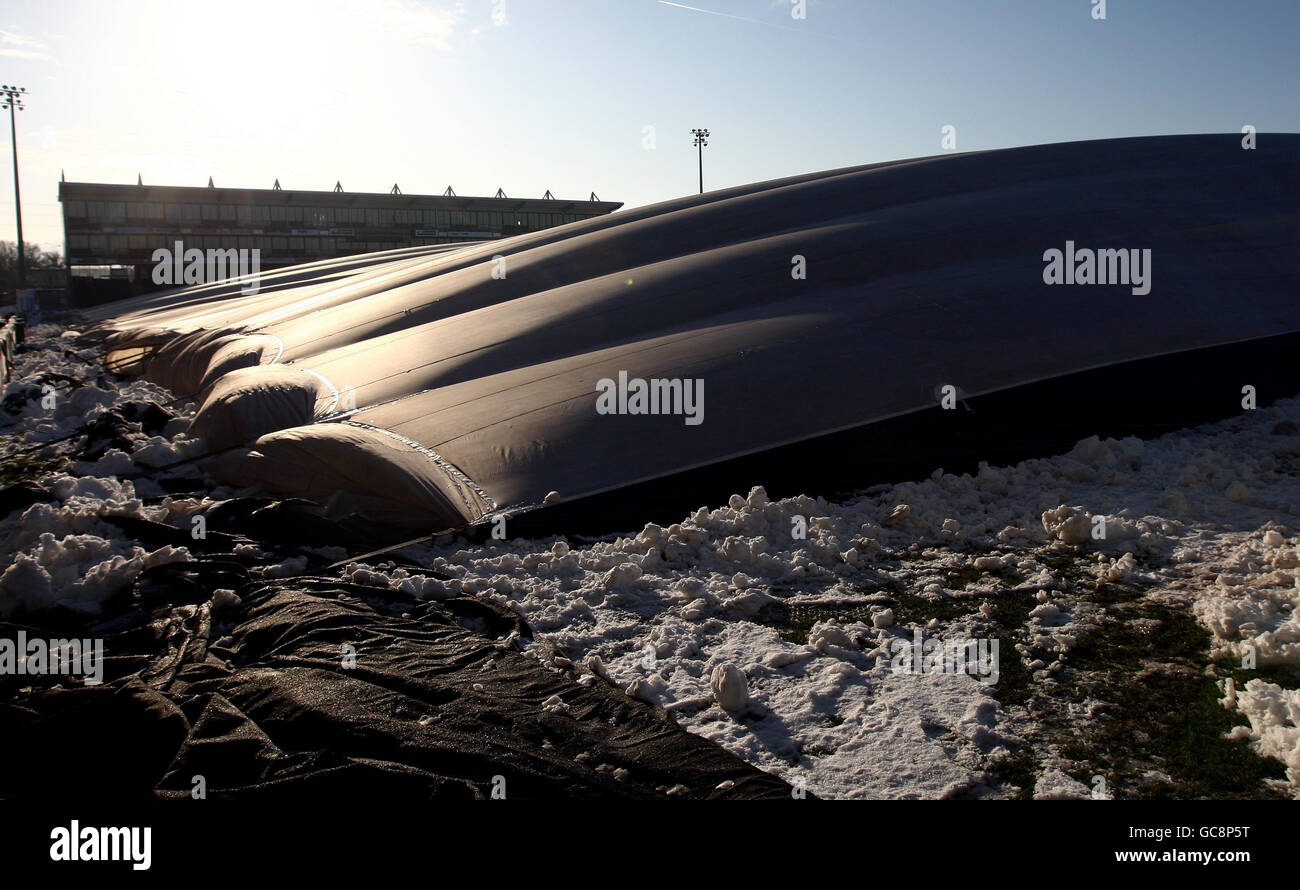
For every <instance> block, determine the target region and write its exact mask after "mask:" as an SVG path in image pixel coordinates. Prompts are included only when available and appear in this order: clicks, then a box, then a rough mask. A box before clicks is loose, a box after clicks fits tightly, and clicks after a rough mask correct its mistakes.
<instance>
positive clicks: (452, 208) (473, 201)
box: [59, 180, 623, 305]
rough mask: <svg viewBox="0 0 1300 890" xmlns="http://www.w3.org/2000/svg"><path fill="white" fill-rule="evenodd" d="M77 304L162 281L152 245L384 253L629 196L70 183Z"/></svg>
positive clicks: (267, 261) (526, 224) (586, 213)
mask: <svg viewBox="0 0 1300 890" xmlns="http://www.w3.org/2000/svg"><path fill="white" fill-rule="evenodd" d="M59 201H60V202H61V203H62V205H63V232H64V247H65V256H66V257H67V263H68V272H69V275H70V277H71V285H72V289H73V292H74V293H73V302H74V303H76V304H81V305H85V304H87V303H95V302H100V301H102V300H104V299H112V298H116V297H121V296H126V295H128V294H129V293H142V292H145V291H149V290H154V289H157V288H158V287H159V285H157V284H155V283H154V281H153V277H152V271H153V268H154V265H155V263H154V260H153V253H154V251H155V250H157V249H159V248H166V249H168V250H173V249H174V247H175V242H177V241H181V242H183V243H184V245H185V248H186V249H187V250H188V249H190V248H198V249H200V250H204V251H207V250H210V249H216V250H232V249H234V250H241V251H242V250H252V249H258V250H260V251H261V268H262V269H263V270H267V269H274V268H277V267H280V266H288V265H292V264H294V263H302V262H310V261H312V260H322V259H329V258H331V257H340V256H348V255H351V254H359V253H369V252H372V251H377V250H393V249H397V248H402V247H414V246H418V245H427V244H455V243H472V242H476V241H485V240H491V239H496V238H505V237H508V236H510V235H518V234H522V233H525V232H535V231H538V230H540V229H547V228H551V227H552V226H558V225H563V224H565V223H571V222H577V221H578V220H582V219H588V218H590V217H593V216H601V215H604V214H607V213H612V212H613V211H615V210H617V209H618V208H619V207H622V206H623V205H622V202H611V201H600V200H598V199H597V198H596V195H595V193H592V195H591V198H590V199H589V200H586V201H570V200H563V199H557V198H554V197H553V196H552V195H551V193H550V192H549V191H548V192H547V193H546V195H545V196H544V197H542V198H510V197H507V196H506V195H505V193H504V192H502V191H500V190H498V191H497V194H496V196H495V197H491V198H476V197H465V196H460V195H457V194H455V192H454V191H453V190H452V189H451V188H450V187H449V188H448V189H447V191H446V192H444V193H443V194H442V195H406V194H402V193H401V191H400V190H399V189H398V188H397V186H396V185H395V186H393V190H392V191H391V192H389V193H387V194H375V193H364V192H346V191H344V190H343V189H342V187H341V185H336V186H335V188H334V190H333V191H301V190H290V189H283V188H280V184H279V181H278V180H277V182H276V184H275V187H274V188H271V189H236V188H216V187H214V186H213V185H212V184H211V180H209V185H208V186H207V187H206V188H202V187H200V188H188V187H177V186H154V185H143V184H137V185H114V184H109V183H95V182H60V183H59Z"/></svg>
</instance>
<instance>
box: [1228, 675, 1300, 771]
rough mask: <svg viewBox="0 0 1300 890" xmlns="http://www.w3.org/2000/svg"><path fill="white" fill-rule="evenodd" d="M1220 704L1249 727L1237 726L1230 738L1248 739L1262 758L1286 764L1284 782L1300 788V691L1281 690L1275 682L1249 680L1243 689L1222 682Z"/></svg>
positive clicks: (1230, 683)
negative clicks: (1243, 717)
mask: <svg viewBox="0 0 1300 890" xmlns="http://www.w3.org/2000/svg"><path fill="white" fill-rule="evenodd" d="M1225 685H1226V693H1227V694H1226V696H1225V697H1224V701H1223V703H1224V704H1225V705H1227V706H1228V707H1231V708H1236V709H1237V710H1238V711H1240V712H1241V713H1243V714H1245V715H1246V719H1248V720H1249V721H1250V726H1249V727H1246V726H1238V727H1237V728H1236V729H1234V730H1233V731H1232V732H1231V733H1230V734H1229V735H1230V736H1231V737H1233V738H1248V739H1250V740H1251V743H1252V747H1253V748H1254V749H1255V750H1256V751H1258V752H1259V753H1260V754H1262V755H1263V756H1265V757H1275V758H1277V759H1278V760H1280V761H1282V762H1283V763H1284V764H1286V775H1287V780H1288V781H1289V782H1290V783H1291V785H1292V787H1300V689H1283V688H1282V687H1281V686H1279V685H1277V684H1276V683H1269V682H1266V681H1264V680H1258V679H1254V680H1249V681H1248V682H1247V683H1246V685H1245V687H1244V688H1242V689H1240V690H1238V689H1235V688H1234V687H1233V681H1232V678H1228V679H1227V680H1226V681H1225Z"/></svg>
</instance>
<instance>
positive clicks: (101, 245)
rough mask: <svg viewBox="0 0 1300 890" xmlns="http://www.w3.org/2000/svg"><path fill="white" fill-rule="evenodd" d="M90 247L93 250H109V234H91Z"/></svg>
mask: <svg viewBox="0 0 1300 890" xmlns="http://www.w3.org/2000/svg"><path fill="white" fill-rule="evenodd" d="M90 249H91V250H98V251H105V250H108V236H107V235H91V236H90Z"/></svg>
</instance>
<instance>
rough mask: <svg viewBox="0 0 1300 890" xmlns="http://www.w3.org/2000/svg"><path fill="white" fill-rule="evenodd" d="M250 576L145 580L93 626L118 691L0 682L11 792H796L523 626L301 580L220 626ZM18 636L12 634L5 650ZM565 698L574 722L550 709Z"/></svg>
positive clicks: (173, 574) (180, 572) (257, 598)
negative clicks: (220, 592) (571, 669)
mask: <svg viewBox="0 0 1300 890" xmlns="http://www.w3.org/2000/svg"><path fill="white" fill-rule="evenodd" d="M160 568H161V567H160ZM200 570H202V571H200ZM241 571H243V569H242V567H240V566H238V565H237V564H235V563H221V564H214V565H212V566H205V565H203V564H198V565H195V564H190V565H186V566H181V567H175V568H173V569H172V570H171V571H170V572H162V573H158V572H155V573H153V575H152V577H151V579H150V580H149V582H148V583H145V584H141V585H137V588H136V590H135V591H134V592H133V593H132V595H131V597H130V600H131V602H130V603H129V604H125V605H120V606H119V607H118V614H117V615H116V616H115V617H113V618H111V619H108V620H105V621H101V622H100V623H99V625H97V626H94V627H93V628H91V630H93V631H94V633H96V634H97V635H99V636H102V637H104V638H105V655H106V656H108V658H107V659H106V661H107V668H106V675H105V682H104V684H103V685H100V686H80V685H76V684H75V683H70V682H68V681H66V680H65V681H64V682H63V683H62V684H61V685H59V684H56V683H55V682H54V681H53V680H51V679H47V678H33V677H5V678H0V701H2V702H4V703H3V704H0V738H4V739H6V740H7V741H8V743H9V744H8V745H6V747H8V748H9V751H10V753H9V755H8V756H7V757H6V758H5V760H6V768H5V769H4V770H3V771H0V796H3V797H5V798H11V799H31V798H37V797H44V798H46V799H49V796H50V795H56V796H57V795H64V794H67V795H74V794H75V795H78V796H81V795H85V794H88V793H94V794H111V795H114V796H115V799H120V800H124V801H125V800H130V799H140V798H144V797H163V798H185V797H187V796H189V795H190V794H191V791H192V790H193V789H194V787H195V784H194V783H195V777H196V776H202V777H203V779H204V781H205V782H206V791H207V796H208V797H209V798H234V799H240V800H265V801H285V802H293V803H298V802H301V801H304V800H306V801H317V800H319V801H320V802H321V803H322V804H324V803H326V802H329V803H332V804H337V803H338V801H339V800H340V799H341V798H339V796H338V795H340V794H344V795H348V797H347V798H342V799H343V800H347V801H349V806H350V805H351V803H353V802H356V801H357V800H358V799H369V800H372V801H374V802H376V803H378V802H381V801H382V802H385V803H387V802H393V801H399V802H400V801H406V800H410V801H422V800H429V799H432V798H439V799H470V798H483V797H487V796H489V795H490V794H491V791H492V787H493V777H494V776H502V777H504V779H505V793H506V795H507V797H508V798H511V799H521V798H554V797H568V798H590V797H617V798H662V797H663V796H664V795H665V794H666V792H667V790H668V789H669V788H671V787H673V786H676V785H684V786H685V787H686V789H687V791H686V793H685V794H684V795H682V796H685V797H731V798H785V799H789V797H790V789H789V787H788V786H787V785H786V784H785V783H783V782H782V781H781V780H779V779H777V778H775V777H773V776H770V775H768V774H766V773H762V772H760V771H758V770H756V769H754V768H753V767H751V766H749V765H747V764H745V763H744V762H743V761H741V760H739V759H738V758H736V757H734V756H733V755H731V754H728V753H727V752H725V751H723V750H722V749H721V748H719V747H717V746H715V745H713V744H712V743H710V742H708V741H706V740H704V739H702V738H699V737H697V736H694V735H691V734H689V733H687V732H685V731H683V730H681V729H680V728H678V727H677V726H676V724H675V723H674V722H673V720H672V718H671V717H669V716H668V715H667V714H665V713H664V712H663V711H662V710H657V709H654V708H652V707H651V706H649V705H646V704H644V703H641V702H637V701H634V700H632V699H630V698H628V697H627V696H626V695H625V694H623V693H622V692H621V691H619V690H616V689H613V688H612V687H610V686H609V685H607V684H606V683H605V682H603V681H601V680H599V679H597V680H596V681H595V682H594V683H591V685H588V686H582V685H579V684H578V683H576V682H575V677H574V676H573V675H570V674H566V673H563V672H560V671H558V670H554V669H552V668H549V667H546V666H544V665H543V664H541V663H540V662H539V661H537V660H536V659H534V658H532V657H530V656H526V655H523V654H521V653H520V652H518V651H516V650H515V649H513V648H512V644H511V641H512V640H514V639H516V638H517V637H527V636H528V628H527V625H526V624H525V623H524V622H523V621H522V619H520V618H519V616H518V615H516V614H515V613H513V612H510V611H508V610H505V609H501V608H498V607H496V606H493V605H491V604H488V603H485V602H483V601H481V600H477V599H472V598H458V599H455V600H448V601H444V602H442V603H420V602H417V601H414V600H410V599H407V598H405V597H402V596H401V595H400V594H394V593H393V592H392V591H389V590H386V589H379V588H370V587H362V586H359V585H353V584H348V583H344V582H340V581H338V580H335V579H325V578H294V579H289V580H280V581H273V582H248V583H243V584H241V585H239V587H238V592H239V593H240V595H241V596H242V597H243V603H242V605H241V606H239V607H238V608H237V609H234V610H232V611H231V612H230V613H229V615H226V614H223V613H221V612H218V613H217V615H216V616H214V615H213V613H212V601H211V598H210V595H209V594H210V590H211V589H214V588H216V587H219V586H229V585H230V582H231V581H232V580H234V578H235V576H237V575H239V573H240V572H241ZM181 578H188V579H189V582H190V583H189V585H188V586H186V585H185V584H181V583H179V582H178V581H177V583H174V584H173V583H168V582H169V579H171V580H172V581H176V580H177V579H181ZM196 579H198V580H196ZM340 595H343V597H344V598H343V599H340V598H339V596H340ZM59 624H60V625H61V626H57V627H56V626H53V625H50V626H45V627H39V628H38V627H27V628H26V630H27V631H28V633H29V635H36V636H41V635H46V636H49V635H54V634H55V633H56V632H57V633H58V634H59V635H60V636H69V635H72V634H73V633H75V632H76V631H75V629H74V628H71V627H69V626H68V618H67V616H66V615H64V616H63V617H62V618H60V619H59ZM18 629H19V627H18V625H14V624H5V623H0V635H3V636H5V637H9V638H11V639H13V638H14V637H15V634H16V631H17V630H18ZM81 631H82V633H81V634H80V635H81V636H85V635H87V634H88V633H90V630H88V629H87V628H84V627H83V628H81ZM227 634H228V635H229V636H230V637H231V638H232V640H233V642H230V643H229V645H228V646H227V647H219V646H217V645H216V640H217V639H218V638H220V637H221V636H223V635H227ZM345 645H346V646H351V647H354V648H355V652H356V661H355V666H354V667H352V668H351V669H347V668H344V667H343V657H342V656H343V652H344V650H343V647H344V646H345ZM24 685H25V686H29V687H33V688H31V689H30V690H29V691H26V692H24V691H20V688H21V687H22V686H24ZM555 695H558V696H560V698H561V699H562V700H563V701H564V702H565V703H566V704H567V705H568V708H569V709H568V711H567V712H566V713H554V712H551V711H546V710H544V709H543V707H542V706H543V703H544V702H546V701H547V700H548V699H550V698H551V697H552V696H555ZM579 756H582V760H581V761H579V759H578V758H579ZM616 769H625V770H626V771H627V775H626V776H625V778H624V779H623V780H620V779H618V778H616V777H615V774H614V770H616ZM728 781H730V782H731V783H734V784H732V785H731V786H730V787H728V788H724V789H721V790H719V789H718V787H717V786H718V785H719V784H721V783H724V782H728Z"/></svg>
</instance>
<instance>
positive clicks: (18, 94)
mask: <svg viewBox="0 0 1300 890" xmlns="http://www.w3.org/2000/svg"><path fill="white" fill-rule="evenodd" d="M26 93H27V88H26V87H18V86H10V85H9V84H7V83H6V84H0V110H5V109H8V111H9V138H10V140H11V141H12V142H13V147H14V214H15V216H16V217H17V219H18V287H20V288H23V287H26V286H27V258H26V257H25V256H23V202H22V198H21V196H20V195H19V193H18V128H17V125H16V124H15V123H14V117H15V115H16V114H17V113H18V112H19V111H23V110H24V109H25V108H26V106H25V105H23V97H24V95H25V94H26Z"/></svg>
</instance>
